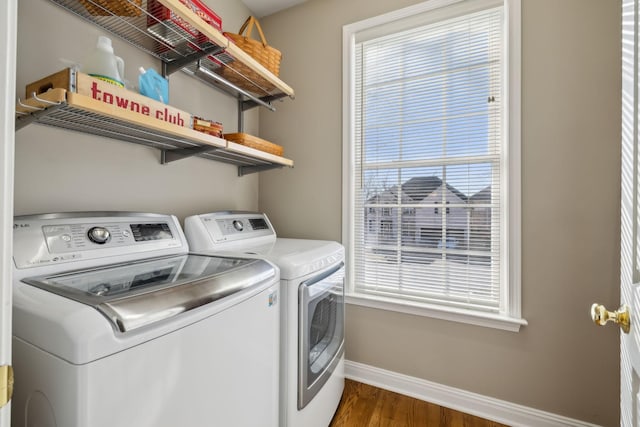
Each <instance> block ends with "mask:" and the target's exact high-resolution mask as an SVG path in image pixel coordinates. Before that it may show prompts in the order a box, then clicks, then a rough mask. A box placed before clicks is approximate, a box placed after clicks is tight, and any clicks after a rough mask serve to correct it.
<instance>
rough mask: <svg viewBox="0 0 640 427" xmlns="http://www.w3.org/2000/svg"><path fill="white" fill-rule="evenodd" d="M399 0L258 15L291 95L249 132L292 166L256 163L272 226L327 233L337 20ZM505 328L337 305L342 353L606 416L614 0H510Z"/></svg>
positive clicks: (515, 398)
mask: <svg viewBox="0 0 640 427" xmlns="http://www.w3.org/2000/svg"><path fill="white" fill-rule="evenodd" d="M412 3H416V1H413V0H396V1H394V2H387V1H383V0H375V1H372V0H351V1H349V2H344V1H341V0H310V1H309V2H308V3H305V4H303V5H300V6H297V7H294V8H292V9H289V10H287V11H283V12H281V13H278V14H275V15H273V16H271V17H268V18H266V19H263V20H262V22H263V26H264V27H265V32H266V34H267V38H268V40H269V42H270V44H272V45H273V46H275V47H277V48H279V49H281V50H282V51H283V62H282V73H281V76H282V78H283V80H285V81H286V82H287V83H289V84H290V85H291V86H292V87H293V88H294V89H295V90H296V99H295V101H294V102H286V103H283V104H282V105H280V106H279V109H278V112H277V113H275V114H273V113H269V112H261V113H260V132H261V135H262V136H263V137H265V138H266V139H269V140H272V141H277V142H278V143H281V144H282V145H284V147H285V153H287V155H288V156H290V157H291V158H293V159H294V160H295V162H296V167H295V168H294V169H291V170H282V171H274V172H269V173H266V174H263V175H262V176H261V178H260V191H259V196H260V204H259V206H260V209H261V210H264V211H266V212H267V213H269V215H270V218H271V219H272V221H273V222H274V224H275V227H276V229H277V230H278V231H279V234H280V235H281V236H286V237H304V238H321V239H334V240H340V238H341V215H342V213H341V197H342V196H341V167H342V166H341V152H342V148H341V144H342V141H341V138H342V137H341V135H342V134H341V121H342V98H341V85H342V82H341V73H342V68H341V67H342V56H341V55H342V52H341V34H342V26H343V25H344V24H348V23H352V22H355V21H359V20H362V19H365V18H368V17H371V16H375V15H379V14H381V13H384V12H388V11H390V10H392V9H396V8H400V7H404V6H408V5H410V4H412ZM522 9H523V10H522V12H523V24H522V27H523V44H522V54H523V60H522V67H523V86H522V97H523V100H522V174H523V184H522V200H523V204H522V209H523V218H522V253H523V258H522V294H523V298H522V301H523V315H524V317H525V318H526V319H527V320H528V321H529V326H526V327H524V328H522V329H521V331H520V332H519V333H511V332H504V331H499V330H493V329H486V328H481V327H476V326H470V325H465V324H460V323H453V322H446V321H441V320H435V319H430V318H425V317H417V316H412V315H404V314H399V313H393V312H387V311H382V310H376V309H369V308H364V307H359V306H348V307H347V316H348V317H347V359H349V360H352V361H356V362H361V363H366V364H369V365H372V366H376V367H380V368H384V369H388V370H391V371H395V372H399V373H403V374H407V375H412V376H415V377H418V378H424V379H427V380H430V381H435V382H438V383H442V384H446V385H449V386H453V387H458V388H461V389H464V390H469V391H472V392H476V393H480V394H483V395H487V396H492V397H496V398H498V399H504V400H507V401H511V402H515V403H518V404H522V405H526V406H529V407H533V408H538V409H541V410H544V411H548V412H552V413H557V414H561V415H565V416H568V417H572V418H577V419H580V420H584V421H589V422H593V423H597V424H602V425H607V426H612V425H617V424H618V419H619V409H618V395H619V380H618V375H619V374H618V369H619V362H618V355H619V353H618V331H617V330H616V328H615V327H607V328H602V329H598V328H596V327H595V326H594V325H593V324H592V323H591V321H590V319H589V315H588V311H589V307H590V304H591V303H592V302H596V301H597V302H602V303H605V304H606V305H608V306H609V307H611V308H614V307H617V303H618V301H619V289H618V277H619V245H620V244H619V227H620V226H619V222H620V221H619V204H620V185H619V180H620V50H621V46H620V38H621V37H620V34H621V28H620V14H621V12H620V2H619V1H615V0H563V1H557V0H523V7H522Z"/></svg>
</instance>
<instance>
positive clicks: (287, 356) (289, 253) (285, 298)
mask: <svg viewBox="0 0 640 427" xmlns="http://www.w3.org/2000/svg"><path fill="white" fill-rule="evenodd" d="M184 230H185V235H186V236H187V241H188V242H189V247H190V248H191V250H193V251H194V252H196V253H205V254H216V255H228V256H254V257H257V258H262V259H265V260H268V261H271V262H273V263H274V264H276V265H277V266H278V267H279V268H280V279H281V286H280V295H281V301H280V307H281V318H280V325H281V333H280V336H281V352H280V353H281V358H280V372H281V379H280V426H281V427H327V426H328V425H329V423H330V422H331V419H332V418H333V415H334V413H335V411H336V409H337V407H338V404H339V403H340V398H341V397H342V392H343V389H344V247H343V246H342V245H340V244H339V243H337V242H332V241H324V240H305V239H283V238H277V237H276V233H275V230H274V229H273V226H272V225H271V223H270V222H269V219H268V218H267V216H266V215H265V214H261V213H253V212H232V211H225V212H214V213H209V214H203V215H194V216H191V217H187V218H186V219H185V222H184Z"/></svg>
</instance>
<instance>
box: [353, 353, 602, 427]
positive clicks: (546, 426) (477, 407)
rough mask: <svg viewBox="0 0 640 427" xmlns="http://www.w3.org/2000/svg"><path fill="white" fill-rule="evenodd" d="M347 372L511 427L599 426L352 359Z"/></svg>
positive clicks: (377, 384) (373, 383) (406, 393)
mask: <svg viewBox="0 0 640 427" xmlns="http://www.w3.org/2000/svg"><path fill="white" fill-rule="evenodd" d="M344 370H345V376H346V377H347V378H349V379H352V380H355V381H358V382H361V383H365V384H369V385H373V386H376V387H379V388H382V389H385V390H389V391H393V392H396V393H400V394H404V395H405V396H410V397H415V398H416V399H420V400H424V401H427V402H431V403H435V404H437V405H440V406H444V407H447V408H451V409H455V410H456V411H461V412H464V413H467V414H470V415H475V416H478V417H482V418H485V419H488V420H491V421H495V422H499V423H502V424H507V425H510V426H518V427H519V426H531V427H567V426H571V427H598V426H596V424H590V423H586V422H583V421H580V420H574V419H571V418H567V417H563V416H562V415H556V414H552V413H549V412H544V411H540V410H538V409H533V408H529V407H526V406H522V405H518V404H515V403H511V402H506V401H504V400H499V399H494V398H492V397H487V396H483V395H480V394H476V393H471V392H469V391H465V390H460V389H458V388H454V387H449V386H446V385H442V384H437V383H434V382H431V381H427V380H423V379H420V378H415V377H410V376H408V375H403V374H398V373H396V372H391V371H387V370H384V369H380V368H376V367H373V366H369V365H364V364H362V363H357V362H352V361H350V360H346V361H345V364H344Z"/></svg>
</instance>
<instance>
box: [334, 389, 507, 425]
mask: <svg viewBox="0 0 640 427" xmlns="http://www.w3.org/2000/svg"><path fill="white" fill-rule="evenodd" d="M425 426H434V427H507V426H505V425H504V424H499V423H496V422H493V421H488V420H485V419H483V418H479V417H475V416H473V415H468V414H464V413H462V412H458V411H454V410H452V409H448V408H444V407H442V406H438V405H434V404H433V403H428V402H423V401H422V400H418V399H414V398H412V397H407V396H403V395H401V394H398V393H394V392H391V391H387V390H382V389H379V388H377V387H373V386H370V385H367V384H362V383H359V382H355V381H352V380H346V382H345V387H344V394H343V396H342V400H341V401H340V405H339V406H338V410H337V411H336V415H335V416H334V417H333V421H332V422H331V424H330V426H329V427H425Z"/></svg>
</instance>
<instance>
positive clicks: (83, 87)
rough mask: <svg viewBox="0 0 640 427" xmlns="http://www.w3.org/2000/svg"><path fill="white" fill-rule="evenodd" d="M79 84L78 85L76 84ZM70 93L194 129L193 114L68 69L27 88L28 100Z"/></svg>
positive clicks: (109, 107) (108, 107) (107, 106)
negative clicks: (61, 91)
mask: <svg viewBox="0 0 640 427" xmlns="http://www.w3.org/2000/svg"><path fill="white" fill-rule="evenodd" d="M74 80H75V81H74ZM57 88H61V89H66V90H67V91H69V92H75V93H77V94H79V95H83V96H88V97H90V98H93V99H95V100H96V101H99V102H101V103H103V104H105V109H119V110H125V111H127V112H130V113H132V114H140V115H143V116H148V117H153V118H154V119H157V120H161V121H163V122H166V123H171V124H173V125H176V126H181V127H186V128H191V126H192V118H191V114H189V113H187V112H186V111H182V110H179V109H177V108H174V107H172V106H170V105H166V104H163V103H162V102H158V101H156V100H154V99H151V98H148V97H146V96H144V95H140V94H139V93H136V92H132V91H130V90H127V89H124V88H120V87H118V86H115V85H112V84H110V83H107V82H105V81H103V80H99V79H96V78H93V77H91V76H89V75H87V74H84V73H80V72H75V73H74V72H72V70H71V69H65V70H62V71H60V72H58V73H55V74H52V75H50V76H48V77H45V78H44V79H41V80H38V81H37V82H33V83H30V84H28V85H27V87H26V92H27V98H30V97H32V96H33V94H34V93H35V94H36V95H39V94H42V93H45V92H47V91H48V90H50V89H57Z"/></svg>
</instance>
